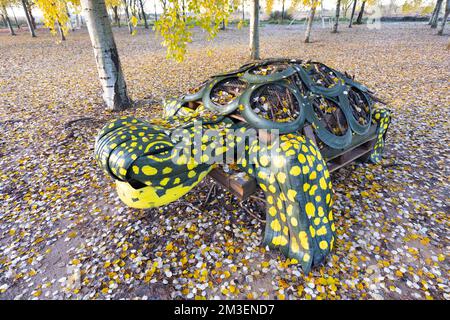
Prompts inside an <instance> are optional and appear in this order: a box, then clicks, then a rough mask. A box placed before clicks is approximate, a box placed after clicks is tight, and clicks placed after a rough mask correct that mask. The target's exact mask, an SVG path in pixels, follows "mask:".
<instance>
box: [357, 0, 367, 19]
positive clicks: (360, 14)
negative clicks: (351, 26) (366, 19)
mask: <svg viewBox="0 0 450 320" xmlns="http://www.w3.org/2000/svg"><path fill="white" fill-rule="evenodd" d="M365 6H366V1H363V3H362V5H361V10H359V14H358V18H357V19H356V22H355V24H362V18H363V15H364V8H365Z"/></svg>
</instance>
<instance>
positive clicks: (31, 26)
mask: <svg viewBox="0 0 450 320" xmlns="http://www.w3.org/2000/svg"><path fill="white" fill-rule="evenodd" d="M22 7H23V11H24V12H25V18H26V19H27V25H28V30H30V34H31V37H32V38H35V37H36V33H34V25H33V21H32V20H31V16H30V12H29V11H28V7H27V3H26V1H25V0H22Z"/></svg>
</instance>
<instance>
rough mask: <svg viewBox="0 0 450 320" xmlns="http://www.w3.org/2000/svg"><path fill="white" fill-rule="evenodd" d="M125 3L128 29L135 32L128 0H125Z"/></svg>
mask: <svg viewBox="0 0 450 320" xmlns="http://www.w3.org/2000/svg"><path fill="white" fill-rule="evenodd" d="M123 5H124V8H125V17H126V18H127V23H128V31H129V32H130V34H132V33H133V25H132V24H131V20H130V13H129V12H128V3H127V0H123Z"/></svg>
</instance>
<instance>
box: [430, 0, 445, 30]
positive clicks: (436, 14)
mask: <svg viewBox="0 0 450 320" xmlns="http://www.w3.org/2000/svg"><path fill="white" fill-rule="evenodd" d="M442 2H443V0H438V1H437V2H436V9H435V10H436V11H435V12H434V15H433V17H432V19H431V28H433V29H436V28H437V25H438V21H439V13H441V7H442Z"/></svg>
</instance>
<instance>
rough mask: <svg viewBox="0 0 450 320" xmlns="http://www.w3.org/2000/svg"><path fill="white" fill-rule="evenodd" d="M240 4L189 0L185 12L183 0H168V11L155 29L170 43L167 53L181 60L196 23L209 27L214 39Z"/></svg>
mask: <svg viewBox="0 0 450 320" xmlns="http://www.w3.org/2000/svg"><path fill="white" fill-rule="evenodd" d="M235 8H236V4H232V3H231V2H230V1H228V0H215V1H211V0H189V1H185V12H186V15H185V16H183V10H182V0H167V5H166V11H165V12H164V14H163V15H162V16H161V17H160V19H159V20H158V21H157V22H156V23H155V27H154V29H155V31H156V32H157V33H158V34H159V35H161V36H162V37H163V41H162V45H163V46H165V47H167V57H168V58H171V59H174V60H176V61H178V62H181V61H182V60H183V59H184V55H185V53H186V45H187V44H188V43H189V42H192V32H191V31H190V30H191V29H192V28H193V27H194V26H197V27H200V28H201V29H203V30H204V31H206V33H207V35H208V38H207V39H208V41H210V40H212V39H214V37H215V36H216V35H217V33H218V32H219V29H220V25H221V23H222V21H224V22H225V24H227V23H228V18H229V16H230V14H231V12H233V10H234V9H235Z"/></svg>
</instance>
